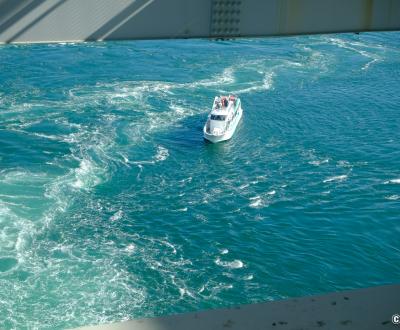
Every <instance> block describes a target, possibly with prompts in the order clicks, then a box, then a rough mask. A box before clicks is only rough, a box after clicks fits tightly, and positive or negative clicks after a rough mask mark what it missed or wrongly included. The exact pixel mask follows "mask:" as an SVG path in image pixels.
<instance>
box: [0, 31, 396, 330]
mask: <svg viewBox="0 0 400 330" xmlns="http://www.w3.org/2000/svg"><path fill="white" fill-rule="evenodd" d="M399 41H400V33H398V32H390V33H389V32H388V33H365V34H360V35H355V34H342V35H324V36H303V37H291V38H271V39H253V40H236V41H207V40H184V41H137V42H108V43H82V44H73V43H72V44H50V45H3V46H1V47H0V322H1V324H0V328H2V329H63V328H68V327H69V328H70V327H76V326H80V325H88V324H98V323H104V322H112V321H121V320H126V319H130V318H139V317H148V316H155V315H165V314H173V313H178V312H185V311H193V310H199V309H208V308H217V307H221V306H231V305H237V304H245V303H252V302H259V301H265V300H274V299H281V298H287V297H297V296H304V295H311V294H318V293H326V292H331V291H336V290H343V289H352V288H360V287H368V286H373V285H379V284H387V283H395V282H399V280H400V42H399ZM222 93H235V94H237V95H239V96H240V97H241V100H242V104H243V109H244V115H243V119H242V121H241V123H240V125H239V127H238V130H237V131H236V133H235V135H234V137H233V138H232V140H230V141H228V142H226V143H221V144H215V145H213V144H209V143H205V141H204V140H203V137H202V128H203V125H204V123H205V120H206V118H207V114H208V112H209V110H210V107H211V104H212V100H213V97H214V96H215V95H217V94H222Z"/></svg>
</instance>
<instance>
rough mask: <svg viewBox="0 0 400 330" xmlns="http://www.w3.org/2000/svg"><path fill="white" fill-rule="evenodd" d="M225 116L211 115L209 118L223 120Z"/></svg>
mask: <svg viewBox="0 0 400 330" xmlns="http://www.w3.org/2000/svg"><path fill="white" fill-rule="evenodd" d="M225 118H226V116H223V115H211V120H225Z"/></svg>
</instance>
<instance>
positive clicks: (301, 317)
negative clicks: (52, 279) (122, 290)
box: [79, 285, 400, 330]
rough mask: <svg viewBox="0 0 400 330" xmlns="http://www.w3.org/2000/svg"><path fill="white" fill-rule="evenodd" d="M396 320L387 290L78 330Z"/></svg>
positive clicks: (399, 306)
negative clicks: (393, 318)
mask: <svg viewBox="0 0 400 330" xmlns="http://www.w3.org/2000/svg"><path fill="white" fill-rule="evenodd" d="M155 309H156V306H155ZM394 314H400V285H386V286H379V287H372V288H367V289H358V290H351V291H343V292H336V293H330V294H326V295H320V296H310V297H303V298H297V299H288V300H280V301H272V302H265V303H259V304H251V305H243V306H238V307H233V308H224V309H216V310H209V311H202V312H195V313H186V314H179V315H172V316H164V317H158V318H147V319H138V320H132V321H126V322H121V323H115V324H109V325H100V326H92V327H91V326H89V327H82V328H79V329H80V330H206V329H207V330H217V329H221V330H227V329H235V330H239V329H240V330H261V329H262V330H269V329H271V330H308V329H319V330H327V329H339V330H340V329H347V330H350V329H354V330H355V329H357V330H358V329H360V330H361V329H362V330H379V329H399V330H400V325H394V324H393V323H392V316H393V315H394Z"/></svg>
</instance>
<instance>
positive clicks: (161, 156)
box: [154, 146, 169, 162]
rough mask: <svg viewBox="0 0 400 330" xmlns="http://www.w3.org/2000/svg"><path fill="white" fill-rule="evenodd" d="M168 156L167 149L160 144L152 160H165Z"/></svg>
mask: <svg viewBox="0 0 400 330" xmlns="http://www.w3.org/2000/svg"><path fill="white" fill-rule="evenodd" d="M168 157H169V151H168V149H167V148H164V147H162V146H157V153H156V155H155V156H154V160H155V161H156V162H162V161H164V160H166V159H167V158H168Z"/></svg>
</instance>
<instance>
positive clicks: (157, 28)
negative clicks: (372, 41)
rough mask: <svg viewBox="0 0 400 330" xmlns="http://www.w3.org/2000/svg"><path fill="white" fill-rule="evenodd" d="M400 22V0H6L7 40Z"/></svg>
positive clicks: (254, 32) (340, 28)
mask: <svg viewBox="0 0 400 330" xmlns="http://www.w3.org/2000/svg"><path fill="white" fill-rule="evenodd" d="M377 30H400V0H113V1H109V0H85V1H82V0H0V43H13V42H58V41H87V40H118V39H119V40H120V39H154V38H197V37H205V38H210V37H211V38H215V37H227V38H230V37H254V36H280V35H293V34H311V33H329V32H346V31H377Z"/></svg>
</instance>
